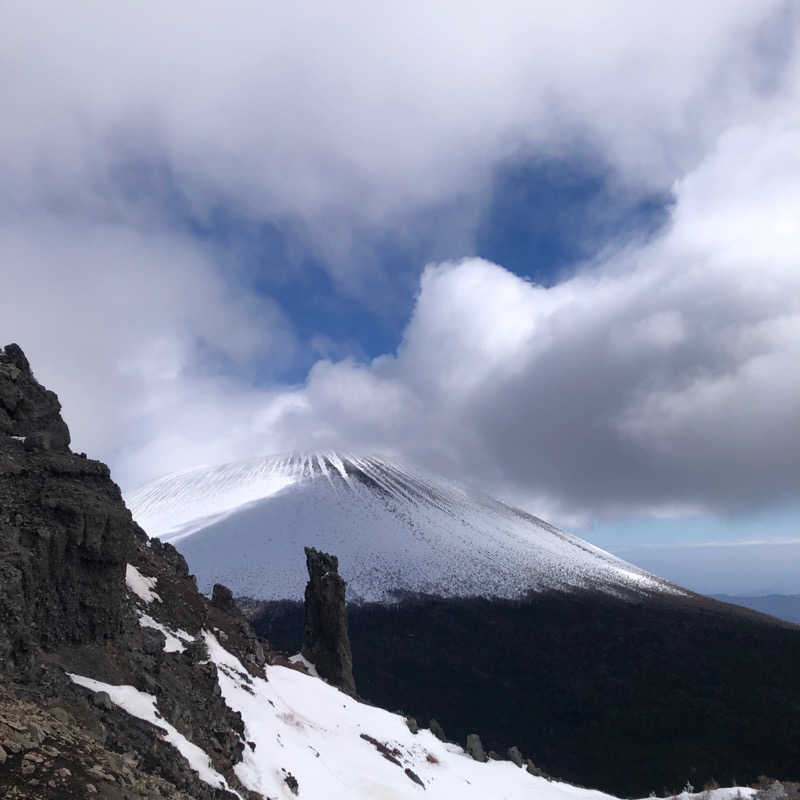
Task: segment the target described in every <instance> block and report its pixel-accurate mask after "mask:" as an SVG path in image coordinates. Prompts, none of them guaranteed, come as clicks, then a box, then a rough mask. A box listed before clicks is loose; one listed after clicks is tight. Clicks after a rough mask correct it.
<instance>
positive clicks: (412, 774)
mask: <svg viewBox="0 0 800 800" xmlns="http://www.w3.org/2000/svg"><path fill="white" fill-rule="evenodd" d="M405 773H406V775H408V777H409V778H411V780H412V781H414V783H418V784H419V785H420V786H421V787H422V788H423V789H424V788H425V784H424V783H423V782H422V779H421V778H420V777H419V775H417V773H416V772H414V770H413V769H409V768H408V767H406V768H405Z"/></svg>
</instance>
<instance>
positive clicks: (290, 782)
mask: <svg viewBox="0 0 800 800" xmlns="http://www.w3.org/2000/svg"><path fill="white" fill-rule="evenodd" d="M283 782H284V783H285V784H286V785H287V786H288V787H289V791H290V792H291V793H292V794H297V793H298V792H299V791H300V784H299V783H298V782H297V778H295V777H294V775H292V773H291V772H289V773H287V775H286V777H285V778H284V779H283Z"/></svg>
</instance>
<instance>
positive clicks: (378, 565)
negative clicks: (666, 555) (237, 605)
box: [127, 453, 682, 601]
mask: <svg viewBox="0 0 800 800" xmlns="http://www.w3.org/2000/svg"><path fill="white" fill-rule="evenodd" d="M127 499H128V503H129V506H130V508H131V510H132V512H133V515H134V517H135V519H136V520H137V521H138V522H139V524H140V525H142V526H143V527H144V528H146V529H147V530H148V531H149V532H150V533H151V535H155V536H158V537H159V538H161V539H162V540H163V541H170V542H172V543H173V544H176V545H177V546H178V548H179V549H180V551H181V552H182V553H183V554H184V555H185V556H186V558H187V560H188V562H189V564H190V565H191V568H192V569H193V570H194V571H195V573H196V574H197V578H198V582H199V585H200V587H201V588H202V589H209V588H210V587H211V585H212V584H213V583H215V582H216V581H222V582H224V583H225V584H227V585H228V586H230V587H231V588H232V589H233V591H234V593H236V594H238V595H248V596H251V597H256V598H259V599H264V600H271V599H300V598H301V597H302V593H303V587H304V585H305V576H304V574H303V570H302V562H301V561H300V559H298V557H297V554H298V551H300V552H302V551H301V550H300V548H301V547H302V545H304V544H310V545H312V546H313V547H317V548H320V549H323V550H329V551H331V552H335V553H337V554H338V555H339V559H340V562H341V564H342V574H344V575H346V576H347V580H348V583H349V597H350V599H351V600H353V599H354V600H365V601H386V600H390V599H392V598H393V597H395V596H397V594H407V593H425V594H436V595H441V596H444V597H469V596H493V597H503V598H515V597H522V596H524V595H525V594H526V593H527V592H530V591H545V590H570V589H596V590H600V591H603V592H609V593H613V594H620V593H624V594H630V593H634V594H639V595H641V594H650V593H654V592H655V593H664V592H666V593H670V594H674V593H680V592H681V591H682V590H680V589H679V588H678V587H675V586H673V585H672V584H670V583H668V582H667V581H664V580H661V579H660V578H657V577H655V576H653V575H650V574H649V573H647V572H645V571H644V570H641V569H639V568H638V567H635V566H633V565H632V564H629V563H627V562H625V561H623V560H621V559H619V558H617V557H615V556H613V555H611V554H610V553H607V552H605V551H603V550H601V549H599V548H597V547H594V546H593V545H591V544H589V543H588V542H585V541H583V540H582V539H579V538H578V537H576V536H573V535H571V534H569V533H566V532H564V531H561V530H559V529H558V528H555V527H553V526H552V525H549V524H548V523H547V522H544V521H543V520H541V519H539V518H537V517H534V516H532V515H531V514H528V513H526V512H525V511H521V510H520V509H518V508H513V507H511V506H508V505H505V504H504V503H501V502H498V501H497V500H494V499H492V498H491V497H487V496H485V495H481V494H479V493H476V492H470V491H467V490H465V489H463V488H461V487H459V486H457V485H455V484H452V483H449V482H445V481H443V480H439V479H432V478H429V477H426V476H422V475H420V474H418V473H416V472H413V471H411V470H409V469H406V468H404V467H402V466H399V465H397V464H394V463H392V462H390V461H388V460H386V459H382V458H376V457H359V456H354V455H344V454H338V453H314V454H308V455H289V456H276V457H267V458H259V459H253V460H249V461H243V462H237V463H232V464H226V465H223V466H219V467H211V468H208V467H201V468H198V469H194V470H191V471H188V472H183V473H179V474H174V475H169V476H167V477H165V478H162V479H160V480H157V481H154V482H153V483H150V484H148V485H146V486H144V487H142V488H141V489H139V490H138V491H136V492H134V493H133V494H131V495H130V496H129V497H128V498H127Z"/></svg>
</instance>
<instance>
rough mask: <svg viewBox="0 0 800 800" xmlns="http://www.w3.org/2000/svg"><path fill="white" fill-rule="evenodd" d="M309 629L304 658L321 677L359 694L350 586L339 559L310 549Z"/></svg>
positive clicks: (307, 587) (306, 635)
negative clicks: (349, 619) (350, 624)
mask: <svg viewBox="0 0 800 800" xmlns="http://www.w3.org/2000/svg"><path fill="white" fill-rule="evenodd" d="M305 552H306V566H307V567H308V583H307V584H306V599H305V627H304V631H303V655H304V656H305V657H306V658H307V659H308V660H309V661H311V662H312V663H313V664H314V666H315V667H316V668H317V671H318V672H319V674H320V675H321V676H322V677H323V678H325V679H326V680H327V681H329V682H330V683H332V684H334V685H335V686H338V687H339V688H340V689H343V690H344V691H346V692H348V693H349V694H355V691H356V684H355V681H354V679H353V655H352V652H351V650H350V636H349V634H348V632H347V606H346V604H345V588H346V586H347V584H346V583H345V581H344V580H343V579H342V577H341V576H340V575H339V559H338V558H336V556H332V555H329V554H328V553H322V552H320V551H318V550H315V549H314V548H313V547H306V548H305Z"/></svg>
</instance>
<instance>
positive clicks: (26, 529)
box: [0, 345, 271, 800]
mask: <svg viewBox="0 0 800 800" xmlns="http://www.w3.org/2000/svg"><path fill="white" fill-rule="evenodd" d="M60 409H61V406H60V404H59V402H58V398H57V396H56V395H55V394H54V393H53V392H51V391H49V390H47V389H45V388H44V387H43V386H41V385H40V384H39V383H38V382H37V380H36V378H35V377H34V375H33V372H32V371H31V368H30V364H29V363H28V360H27V358H26V357H25V355H24V353H23V352H22V350H21V349H20V348H19V346H17V345H8V346H6V347H5V348H3V349H0V762H2V768H0V796H2V797H14V798H59V799H60V798H70V797H76V798H77V797H81V798H83V797H87V796H97V797H98V798H109V800H117V798H121V797H127V798H130V800H138V799H139V798H141V799H142V800H144V799H145V798H151V797H155V796H159V797H174V798H178V797H180V798H185V799H186V800H188V799H189V798H195V800H222V799H223V798H233V797H234V795H233V794H232V793H231V792H229V791H227V790H225V789H221V788H219V787H215V786H210V785H209V784H208V783H207V782H204V781H203V780H202V779H201V778H200V777H199V775H198V773H197V772H195V770H194V769H193V768H192V767H191V765H190V764H189V762H188V761H187V760H186V758H185V757H184V756H182V755H181V754H180V753H178V751H177V750H176V749H175V747H173V746H172V745H171V744H169V743H168V742H167V741H165V740H164V737H163V732H159V731H158V729H157V728H156V727H154V726H153V725H151V724H150V723H148V722H146V721H143V720H141V719H137V718H136V717H134V716H131V715H130V714H128V713H126V712H125V711H123V710H122V709H121V708H120V707H119V706H118V705H115V703H114V702H112V700H111V698H110V697H109V695H108V694H107V693H106V692H103V691H99V692H93V691H91V690H88V689H86V688H83V687H82V686H79V685H76V684H75V683H74V682H73V681H72V680H71V679H70V678H69V675H70V674H76V675H80V676H86V677H90V678H91V679H93V680H97V681H100V682H102V683H104V684H107V685H109V686H121V685H124V686H132V687H134V688H135V689H137V690H138V691H140V692H143V693H146V694H147V695H150V696H152V697H153V698H155V699H157V704H158V710H159V713H160V714H161V715H162V718H163V719H164V721H165V722H168V723H169V724H171V725H172V726H174V728H175V729H176V730H177V731H179V733H180V734H181V735H183V736H184V737H186V739H188V740H189V741H190V742H192V743H193V744H195V745H196V746H198V747H199V748H201V749H202V750H203V752H205V753H206V754H207V755H208V757H209V759H210V761H211V763H212V764H213V766H214V768H215V769H216V770H217V771H218V772H219V774H221V775H224V776H225V778H226V779H227V780H228V782H229V785H230V786H231V787H234V788H237V789H238V791H239V793H240V795H241V796H242V797H246V798H250V796H251V795H250V794H249V793H248V792H246V791H245V790H243V788H242V787H241V785H240V784H239V783H238V779H237V777H236V775H235V774H234V772H233V767H234V765H235V764H237V763H238V762H239V761H241V759H242V755H243V751H244V748H245V747H246V746H247V745H246V742H245V740H244V726H243V722H242V719H241V716H240V715H239V714H238V713H235V712H233V711H231V709H230V708H228V706H227V705H226V703H225V700H224V699H223V698H222V696H221V692H220V686H219V679H218V677H219V676H218V674H217V668H216V666H215V665H214V664H213V663H211V662H210V661H209V659H208V653H207V652H206V646H205V643H204V640H203V637H202V633H203V631H211V632H213V633H214V635H215V636H216V637H217V639H218V640H219V641H224V642H225V647H226V648H227V649H228V650H229V651H230V652H231V653H234V654H235V655H236V656H237V657H238V658H239V659H240V660H241V662H242V664H243V665H244V666H245V668H246V669H247V670H248V671H250V672H251V674H252V675H261V676H262V677H263V675H264V673H263V665H264V663H265V661H266V660H267V659H268V658H270V657H271V653H270V651H269V648H268V646H267V644H266V643H265V642H263V641H261V640H259V639H258V637H256V635H255V633H254V632H253V630H252V629H251V628H250V626H249V625H248V624H247V623H246V621H245V619H244V618H243V616H242V615H241V612H239V610H238V609H237V608H236V606H235V605H234V604H233V602H232V598H230V597H229V594H230V593H229V592H227V593H226V592H225V590H224V587H221V588H220V589H219V590H218V591H217V593H216V596H215V599H214V602H213V603H212V602H209V601H208V600H207V599H206V598H205V597H203V596H202V595H201V594H200V593H199V592H198V590H197V584H196V581H195V579H194V577H193V576H192V575H190V574H189V570H188V567H187V565H186V561H185V560H184V558H183V556H181V555H180V554H179V553H178V552H177V551H176V550H175V548H174V547H172V546H171V545H169V544H166V543H161V542H159V541H158V540H150V539H148V537H147V535H146V534H145V533H144V532H143V531H142V530H141V528H139V526H138V525H137V524H136V523H135V522H134V521H133V519H132V518H131V515H130V512H129V511H128V510H127V508H126V507H125V504H124V502H123V500H122V496H121V494H120V491H119V488H118V487H117V486H116V484H115V483H114V482H113V481H112V480H111V476H110V473H109V470H108V467H106V466H105V465H104V464H102V463H100V462H98V461H93V460H91V459H88V458H86V456H85V455H83V454H81V455H76V454H74V453H72V452H71V451H70V449H69V443H70V435H69V430H68V428H67V426H66V424H65V423H64V421H63V419H62V418H61V414H60ZM131 576H133V582H134V584H136V581H137V580H138V581H139V582H140V584H143V585H145V586H149V587H152V597H153V599H151V600H143V599H142V597H141V596H140V594H137V591H139V592H141V588H139V589H138V590H137V588H136V585H133V586H132V584H131ZM126 578H127V580H126ZM175 632H178V633H179V634H180V636H181V637H182V638H181V639H180V640H178V639H177V638H176V637H175ZM168 639H171V646H169V647H168V646H167V644H168Z"/></svg>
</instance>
